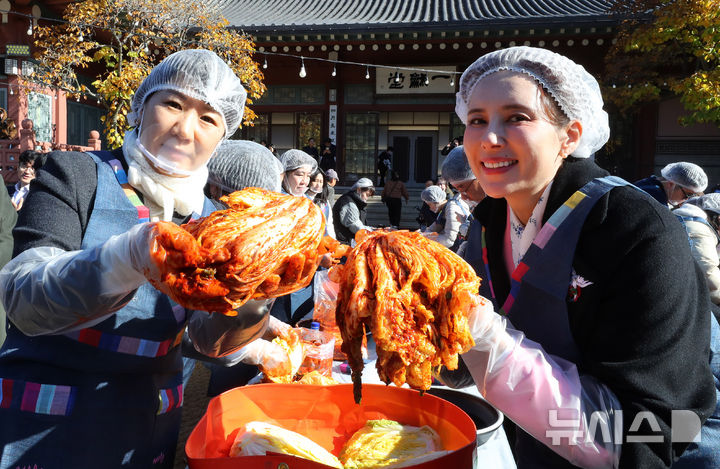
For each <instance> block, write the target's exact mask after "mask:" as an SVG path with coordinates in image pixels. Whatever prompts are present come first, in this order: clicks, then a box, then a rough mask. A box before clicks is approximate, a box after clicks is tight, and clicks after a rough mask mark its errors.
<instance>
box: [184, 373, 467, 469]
mask: <svg viewBox="0 0 720 469" xmlns="http://www.w3.org/2000/svg"><path fill="white" fill-rule="evenodd" d="M378 418H387V419H392V420H396V421H398V422H401V423H403V424H406V425H416V426H420V425H430V426H431V427H432V428H433V429H435V431H437V432H438V434H439V435H440V438H441V439H442V441H443V446H444V448H445V449H446V450H448V451H450V453H448V454H446V455H444V456H442V457H440V458H438V459H435V460H433V461H428V462H426V463H422V464H417V465H414V466H408V467H412V468H415V469H448V468H463V469H465V468H472V467H474V463H475V459H476V453H475V449H476V441H475V438H476V431H475V425H473V422H472V420H471V419H470V417H469V416H468V415H467V414H466V413H465V412H463V411H462V410H460V408H458V407H457V406H455V405H454V404H451V403H450V402H448V401H446V400H444V399H440V398H438V397H436V396H433V395H431V394H429V393H425V394H424V395H421V394H420V393H419V392H417V391H414V390H412V389H407V388H398V387H395V386H385V385H384V384H383V385H377V384H363V399H362V402H361V403H360V404H355V401H354V399H353V392H352V384H338V385H334V386H310V385H302V384H258V385H254V386H244V387H241V388H235V389H231V390H230V391H227V392H224V393H223V394H220V395H219V396H217V397H215V398H213V399H211V400H210V403H209V404H208V408H207V411H206V412H205V415H203V417H202V418H201V419H200V421H199V422H198V424H197V425H196V426H195V428H194V429H193V431H192V433H191V434H190V436H189V438H188V440H187V443H186V444H185V454H186V455H187V459H188V466H189V467H190V469H232V468H238V467H242V468H243V469H266V468H273V469H274V468H277V467H283V466H279V464H286V465H287V467H289V468H291V469H305V468H307V469H320V468H323V467H328V466H325V465H323V464H318V463H315V462H313V461H309V460H305V459H299V458H295V457H293V456H288V455H283V454H274V453H273V454H268V455H266V456H247V457H239V458H230V457H228V456H227V455H228V454H229V451H230V447H231V445H232V443H233V441H234V440H235V436H236V435H237V432H238V429H239V428H240V427H241V426H242V425H243V424H245V423H247V422H250V421H254V420H260V421H265V422H269V423H272V424H275V425H279V426H281V427H283V428H287V429H288V430H291V431H295V432H298V433H300V434H302V435H305V436H306V437H308V438H310V439H311V440H313V441H314V442H315V443H317V444H319V445H320V446H322V447H324V448H325V449H327V450H328V451H330V452H331V453H333V454H336V455H337V454H339V452H340V448H341V447H342V445H343V444H345V442H346V441H347V440H348V439H349V438H350V436H351V435H352V434H353V433H354V432H355V431H356V430H357V429H358V428H360V427H362V426H363V425H364V424H365V422H366V421H367V420H370V419H378Z"/></svg>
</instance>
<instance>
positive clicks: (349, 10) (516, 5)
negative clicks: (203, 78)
mask: <svg viewBox="0 0 720 469" xmlns="http://www.w3.org/2000/svg"><path fill="white" fill-rule="evenodd" d="M209 1H210V2H214V3H216V4H217V5H218V6H219V7H220V8H221V11H222V13H223V15H224V16H225V17H226V18H227V19H228V20H229V21H230V24H231V25H233V26H236V27H238V28H242V29H245V30H246V31H272V30H275V29H278V28H283V29H285V30H288V29H290V30H295V31H327V30H330V29H341V30H345V31H347V30H353V31H369V30H377V29H392V28H403V29H405V28H408V27H410V28H412V29H419V28H423V27H425V28H427V27H430V26H435V27H438V26H445V27H446V28H447V27H448V26H450V27H463V26H465V27H470V26H473V25H475V26H477V25H478V23H483V24H503V23H509V22H513V23H521V24H533V23H535V24H553V23H558V22H562V21H568V20H572V21H574V22H587V21H598V20H607V19H608V11H609V9H610V6H611V4H612V0H475V1H473V0H209Z"/></svg>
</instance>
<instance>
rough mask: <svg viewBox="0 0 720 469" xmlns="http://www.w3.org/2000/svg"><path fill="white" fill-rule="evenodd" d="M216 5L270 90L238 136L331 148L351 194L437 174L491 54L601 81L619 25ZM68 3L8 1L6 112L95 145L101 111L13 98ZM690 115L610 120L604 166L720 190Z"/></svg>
mask: <svg viewBox="0 0 720 469" xmlns="http://www.w3.org/2000/svg"><path fill="white" fill-rule="evenodd" d="M210 1H211V2H214V3H216V4H217V5H218V7H219V8H221V10H222V13H223V14H224V16H225V17H226V18H228V20H229V21H230V24H231V25H232V27H234V28H238V29H240V30H243V31H245V32H246V33H248V34H250V35H252V36H253V38H254V40H255V42H256V45H257V54H256V60H257V61H258V62H259V63H261V64H263V72H264V74H265V83H266V85H267V87H268V91H267V93H266V94H265V95H264V96H263V97H262V98H261V99H259V100H257V101H256V102H255V103H253V104H252V107H253V109H254V111H255V112H256V113H257V114H258V119H257V121H256V123H255V125H254V126H252V127H246V128H243V129H242V130H241V131H239V133H238V134H236V136H237V137H240V136H241V137H242V138H248V139H254V140H256V141H261V140H265V141H267V142H271V143H273V144H274V146H275V148H276V149H277V151H278V152H279V153H281V152H282V151H284V150H287V149H289V148H302V147H304V146H305V145H307V141H308V139H309V138H311V137H312V138H313V139H314V140H315V142H316V143H317V145H318V146H319V145H320V144H321V143H322V141H323V140H324V139H326V138H328V137H329V138H331V139H332V141H333V142H334V143H335V145H336V152H337V156H336V157H337V170H338V172H339V173H340V176H341V179H342V182H343V183H345V184H349V183H352V182H353V181H355V180H357V179H358V178H360V177H363V176H368V177H372V176H374V174H375V170H376V161H375V158H376V155H377V154H378V153H379V152H380V151H382V150H384V149H385V148H387V146H392V147H394V149H395V156H394V167H395V169H397V170H398V171H399V172H400V174H401V177H402V179H403V180H405V181H407V183H408V184H409V185H420V184H422V183H424V182H425V181H426V180H427V179H431V178H434V177H436V176H437V174H438V168H440V166H441V165H442V159H443V155H442V154H441V152H440V150H441V148H442V147H443V146H444V145H445V144H446V143H447V142H448V141H450V140H452V139H453V138H454V137H457V136H461V135H462V134H463V131H464V127H463V125H462V123H461V122H460V120H459V119H458V118H457V116H456V115H455V113H454V103H455V92H456V90H457V79H458V78H459V74H460V73H461V72H462V71H463V70H464V69H465V68H466V67H467V66H468V65H469V64H470V63H472V62H473V61H474V60H475V59H477V58H478V57H479V56H481V55H482V54H484V53H487V52H490V51H492V50H496V49H499V48H504V47H509V46H513V45H530V46H536V47H545V48H549V49H551V50H554V51H557V52H559V53H561V54H564V55H567V56H568V57H570V58H571V59H573V60H575V61H576V62H578V63H581V64H582V65H584V66H585V67H586V68H587V69H588V70H589V71H590V72H591V73H593V74H594V75H595V76H596V77H597V78H598V79H600V80H602V75H603V68H604V57H605V54H606V53H607V50H608V48H609V47H610V45H611V44H612V41H613V37H614V35H615V33H616V31H617V25H618V20H617V18H614V17H613V16H612V15H611V14H610V13H609V8H610V4H611V3H612V2H611V1H610V0H578V1H574V2H567V1H564V0H483V1H472V0H427V1H405V0H403V1H400V0H384V1H381V0H344V1H342V2H336V1H332V0H305V1H297V0H210ZM65 4H67V2H65V1H62V0H57V1H49V2H33V1H31V0H14V1H12V2H11V1H10V0H0V16H2V21H3V24H2V27H1V28H0V59H2V60H1V62H2V67H0V107H3V108H5V109H8V111H9V114H10V115H11V117H13V118H14V119H16V122H17V123H20V122H21V121H22V120H23V119H26V118H30V119H32V120H33V122H34V123H35V130H36V133H37V134H38V140H39V141H51V142H55V143H68V144H81V145H85V144H87V139H88V134H89V132H90V131H91V130H93V129H99V128H100V122H99V116H100V115H101V114H102V110H101V109H99V108H98V107H96V106H94V105H93V104H94V103H89V102H85V101H83V100H81V101H79V102H76V101H74V100H65V98H64V96H63V95H62V94H53V92H52V91H49V90H46V91H42V90H38V91H37V92H35V93H34V95H33V97H32V99H28V100H27V102H24V103H21V102H18V100H17V99H15V97H16V94H13V90H17V77H18V75H21V74H22V73H27V72H28V71H29V68H30V67H32V60H31V58H30V52H31V51H30V43H31V36H28V34H27V31H28V29H29V26H30V24H32V23H33V22H34V20H33V18H38V19H41V18H44V17H59V16H60V13H61V11H62V8H64V5H65ZM14 13H19V14H14ZM301 71H302V73H301ZM301 75H302V76H301ZM56 98H57V99H56ZM681 113H682V107H681V105H680V104H679V102H678V100H667V101H662V102H660V103H654V104H651V105H649V106H646V107H645V108H644V109H643V110H642V112H641V113H640V114H639V115H638V116H636V117H635V118H634V119H633V118H628V117H626V116H618V115H616V114H613V113H612V109H611V126H612V132H613V135H615V136H619V137H621V138H620V139H619V141H620V142H621V143H620V145H616V146H615V147H614V148H613V149H612V153H608V152H606V151H601V152H599V153H598V155H597V158H598V161H599V162H600V163H601V164H602V165H603V166H605V167H607V168H608V169H611V170H612V171H613V172H615V173H617V174H619V175H621V176H623V177H625V178H626V179H629V180H634V179H637V178H640V177H642V176H645V175H647V174H650V173H653V172H656V173H657V171H658V168H660V167H662V166H664V165H665V164H666V163H668V162H670V161H677V160H687V161H694V162H696V163H698V164H700V165H701V166H703V167H704V168H706V170H707V171H708V173H709V174H710V176H711V181H712V182H720V163H718V161H720V129H718V128H717V127H715V126H693V127H681V126H680V125H678V124H677V117H678V115H680V114H681Z"/></svg>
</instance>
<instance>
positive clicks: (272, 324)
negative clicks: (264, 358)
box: [264, 316, 292, 339]
mask: <svg viewBox="0 0 720 469" xmlns="http://www.w3.org/2000/svg"><path fill="white" fill-rule="evenodd" d="M291 330H292V326H291V325H290V324H287V323H284V322H282V321H281V320H279V319H278V318H276V317H275V316H270V318H269V320H268V326H267V331H265V336H264V337H265V338H266V339H267V338H268V337H270V338H271V339H272V338H275V337H287V335H288V333H289V332H290V331H291Z"/></svg>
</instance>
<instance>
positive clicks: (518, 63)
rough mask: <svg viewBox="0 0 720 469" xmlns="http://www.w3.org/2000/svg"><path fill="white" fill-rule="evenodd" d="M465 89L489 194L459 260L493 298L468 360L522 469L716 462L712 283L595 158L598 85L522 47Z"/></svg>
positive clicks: (500, 56)
mask: <svg viewBox="0 0 720 469" xmlns="http://www.w3.org/2000/svg"><path fill="white" fill-rule="evenodd" d="M459 85H460V87H459V92H458V94H457V100H456V112H457V114H458V116H459V117H460V118H461V119H462V121H463V123H465V124H466V130H465V138H464V142H463V144H464V149H465V153H466V154H467V157H468V161H469V163H470V166H471V168H472V169H473V172H474V173H475V175H476V176H477V179H478V180H479V181H480V183H481V185H482V188H483V190H484V191H485V192H486V193H487V196H488V197H486V198H485V199H483V201H482V202H480V203H479V204H478V206H477V207H476V208H475V211H474V216H475V223H476V224H477V225H478V226H477V229H476V227H475V226H473V227H471V229H470V239H469V240H468V246H467V249H466V251H465V259H466V260H467V261H468V262H469V263H470V264H471V265H472V266H473V267H474V268H475V271H476V273H477V274H478V275H479V276H481V277H482V283H481V286H480V293H481V295H482V296H483V297H484V298H481V299H480V300H479V305H478V306H476V307H473V308H472V309H471V310H470V313H469V328H470V331H471V333H472V336H473V338H474V340H475V346H474V347H472V349H471V350H470V351H468V352H467V353H465V354H463V355H462V359H463V360H462V361H463V363H464V366H466V367H467V370H468V371H469V373H470V375H471V376H472V378H473V381H474V383H475V384H476V386H477V388H478V389H479V391H480V392H481V393H482V394H483V395H484V397H485V398H486V399H487V400H488V402H490V403H491V404H493V405H494V406H495V407H497V408H498V409H499V410H500V411H502V412H503V413H504V414H505V416H506V417H507V418H509V419H510V420H511V421H512V422H514V423H515V424H516V428H517V429H516V432H517V433H516V435H515V442H514V450H515V451H514V454H515V456H516V459H517V465H518V467H519V468H521V469H522V468H553V469H557V468H566V467H567V468H570V467H577V466H579V467H608V468H611V467H619V468H638V467H655V468H657V467H670V466H671V465H673V464H679V463H680V462H682V460H683V459H684V455H683V451H685V450H686V449H687V452H686V454H690V455H692V453H693V452H694V451H693V450H699V451H700V452H703V451H707V452H708V456H709V458H710V459H715V461H716V460H717V458H718V454H717V441H718V440H717V439H716V435H717V434H714V432H715V431H716V430H715V428H713V427H706V426H703V427H702V441H701V442H700V443H698V442H696V441H694V438H695V437H694V436H690V435H691V434H692V435H697V434H698V432H699V431H700V425H701V423H702V422H704V421H705V420H706V419H708V417H709V416H710V415H711V414H713V412H716V403H717V395H716V392H717V391H716V385H717V381H716V377H714V376H713V373H712V370H711V366H710V364H711V362H713V360H718V357H717V355H716V354H715V352H717V347H716V346H717V343H716V342H714V339H712V340H711V338H712V337H715V338H716V337H717V333H718V330H719V328H718V325H717V321H715V320H714V318H713V316H712V315H711V313H710V300H709V295H708V291H707V286H706V285H705V280H704V277H703V275H702V272H701V271H700V269H699V268H697V266H696V264H695V262H694V260H693V259H692V255H691V253H690V246H689V244H688V241H687V236H686V234H685V230H684V229H683V227H682V225H681V224H680V222H679V221H678V220H677V218H676V217H675V216H674V215H673V214H672V213H671V212H670V211H669V210H667V209H666V208H665V207H662V206H661V205H659V204H657V202H656V201H655V200H652V199H651V198H650V197H649V196H648V195H647V194H646V193H644V192H642V191H639V190H638V189H636V188H634V187H632V186H630V185H628V183H627V182H626V181H623V180H622V179H620V178H616V177H612V176H609V174H608V173H607V172H606V171H604V170H603V169H601V168H599V167H598V166H597V165H596V164H595V163H594V161H593V160H592V158H590V156H591V155H593V154H594V153H595V152H596V151H597V150H598V149H600V148H601V147H602V146H603V145H604V144H605V142H606V141H607V140H608V137H609V125H608V116H607V114H606V113H605V111H604V110H603V101H602V96H601V94H600V87H599V86H598V83H597V81H596V80H595V78H593V77H592V75H590V74H589V73H588V72H587V71H586V70H585V69H584V68H583V67H582V66H580V65H578V64H576V63H575V62H573V61H571V60H570V59H568V58H567V57H565V56H562V55H560V54H557V53H555V52H552V51H549V50H546V49H540V48H533V47H524V46H521V47H511V48H508V49H501V50H497V51H494V52H490V53H488V54H486V55H484V56H482V57H480V58H479V59H478V60H476V61H475V62H474V63H473V64H471V65H470V66H469V67H468V68H467V69H466V70H465V72H464V73H463V75H462V77H461V79H460V82H459ZM670 255H671V256H672V262H667V259H668V256H670ZM711 344H715V346H714V347H713V348H712V349H711ZM709 351H712V354H711V355H710V356H709V355H708V352H709ZM456 373H459V374H462V372H456ZM443 379H445V378H443ZM453 384H454V385H456V384H457V383H453ZM679 414H683V415H684V416H685V418H686V420H685V422H686V423H688V425H686V426H685V427H682V424H681V422H680V421H679V419H678V418H677V416H678V415H679ZM689 421H692V422H693V423H692V424H689ZM708 421H709V420H708ZM599 426H601V427H602V429H600V428H599ZM681 427H682V429H681ZM679 431H684V434H683V436H680V435H679V433H678V432H679ZM650 436H652V437H653V438H650ZM693 445H695V446H694V447H693ZM713 447H714V449H712V448H713ZM713 452H714V454H712V453H713ZM681 455H683V459H680V461H677V462H676V460H677V458H679V457H681ZM708 461H709V460H708V459H705V467H717V464H716V463H715V462H712V461H709V462H708ZM713 464H714V466H713ZM673 467H675V466H674V465H673ZM695 467H702V465H696V466H695Z"/></svg>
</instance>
